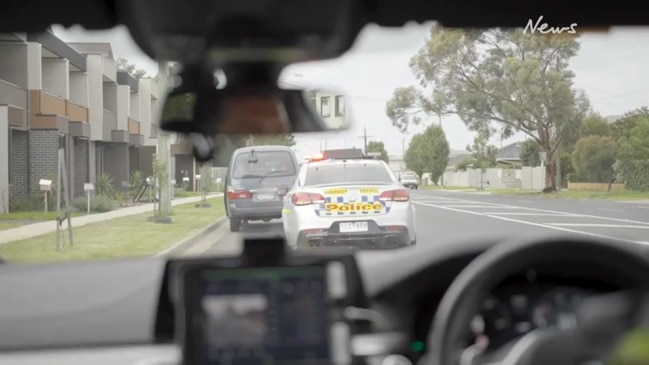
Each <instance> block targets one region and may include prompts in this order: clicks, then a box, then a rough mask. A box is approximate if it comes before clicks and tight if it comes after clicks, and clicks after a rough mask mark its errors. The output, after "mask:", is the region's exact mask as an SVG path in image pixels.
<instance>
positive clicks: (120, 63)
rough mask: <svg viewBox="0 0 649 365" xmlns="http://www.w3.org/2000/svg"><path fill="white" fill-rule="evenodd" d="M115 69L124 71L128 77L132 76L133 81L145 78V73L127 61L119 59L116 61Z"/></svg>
mask: <svg viewBox="0 0 649 365" xmlns="http://www.w3.org/2000/svg"><path fill="white" fill-rule="evenodd" d="M116 64H117V68H118V69H119V70H120V71H126V72H127V73H128V74H129V75H131V76H133V77H134V78H135V79H137V80H139V79H141V78H143V77H144V76H146V71H145V70H143V69H141V68H137V66H136V65H135V64H133V63H130V62H128V60H127V59H125V58H122V57H119V58H118V59H117V61H116Z"/></svg>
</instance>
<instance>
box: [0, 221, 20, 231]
mask: <svg viewBox="0 0 649 365" xmlns="http://www.w3.org/2000/svg"><path fill="white" fill-rule="evenodd" d="M20 226H22V224H20V223H13V222H0V231H4V230H5V229H12V228H16V227H20Z"/></svg>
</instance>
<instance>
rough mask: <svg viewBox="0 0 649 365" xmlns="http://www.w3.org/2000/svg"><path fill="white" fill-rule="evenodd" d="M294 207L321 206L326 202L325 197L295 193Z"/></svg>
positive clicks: (293, 198)
mask: <svg viewBox="0 0 649 365" xmlns="http://www.w3.org/2000/svg"><path fill="white" fill-rule="evenodd" d="M291 201H292V202H293V205H310V204H320V203H322V202H324V201H325V198H324V196H322V195H321V194H315V193H295V194H293V196H292V197H291Z"/></svg>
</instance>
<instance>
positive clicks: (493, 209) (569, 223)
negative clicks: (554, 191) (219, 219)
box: [193, 190, 649, 254]
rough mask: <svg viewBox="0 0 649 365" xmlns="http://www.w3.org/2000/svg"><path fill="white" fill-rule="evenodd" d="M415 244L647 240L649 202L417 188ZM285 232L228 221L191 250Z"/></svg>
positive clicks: (223, 247) (227, 248)
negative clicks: (236, 229)
mask: <svg viewBox="0 0 649 365" xmlns="http://www.w3.org/2000/svg"><path fill="white" fill-rule="evenodd" d="M411 198H412V201H413V203H414V204H415V206H416V209H417V246H418V247H419V246H423V245H442V244H454V243H461V242H464V241H468V240H469V241H470V240H479V239H483V238H485V237H490V238H502V239H506V238H510V237H515V236H526V235H539V234H548V233H551V234H566V235H582V236H583V235H586V236H592V237H600V238H613V239H621V240H626V241H632V242H636V243H641V244H649V204H646V203H641V202H614V201H608V200H599V199H592V200H576V199H575V200H573V199H547V198H542V197H530V196H506V195H491V194H484V193H482V194H481V193H461V192H448V191H429V190H428V191H426V190H418V191H413V192H412V194H411ZM265 234H276V235H281V234H282V225H281V222H280V221H272V222H270V223H253V224H251V225H249V226H245V227H243V228H242V231H241V232H240V233H231V232H229V227H228V225H227V224H225V225H223V226H221V227H220V228H219V229H218V230H216V231H215V232H213V233H212V234H210V235H209V236H206V237H204V238H203V239H202V240H201V241H202V242H199V243H198V245H197V246H196V247H195V249H194V251H193V254H202V253H204V254H235V253H238V252H240V247H241V246H240V242H241V239H242V237H243V236H248V235H265Z"/></svg>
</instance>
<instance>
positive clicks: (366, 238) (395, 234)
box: [297, 221, 412, 249]
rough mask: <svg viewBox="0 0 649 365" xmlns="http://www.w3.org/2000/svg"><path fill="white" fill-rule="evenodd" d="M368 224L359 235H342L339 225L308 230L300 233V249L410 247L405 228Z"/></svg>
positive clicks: (408, 236)
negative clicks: (366, 228) (325, 247)
mask: <svg viewBox="0 0 649 365" xmlns="http://www.w3.org/2000/svg"><path fill="white" fill-rule="evenodd" d="M367 222H368V231H367V232H359V233H341V232H339V230H338V223H339V222H336V223H334V224H332V226H331V228H329V229H308V230H303V231H300V233H299V235H298V242H297V246H298V248H306V247H323V246H348V247H352V248H363V249H391V248H400V247H404V246H409V245H410V244H411V243H412V242H410V235H409V233H408V228H407V227H405V226H387V227H381V226H379V225H377V224H376V222H374V221H367Z"/></svg>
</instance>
